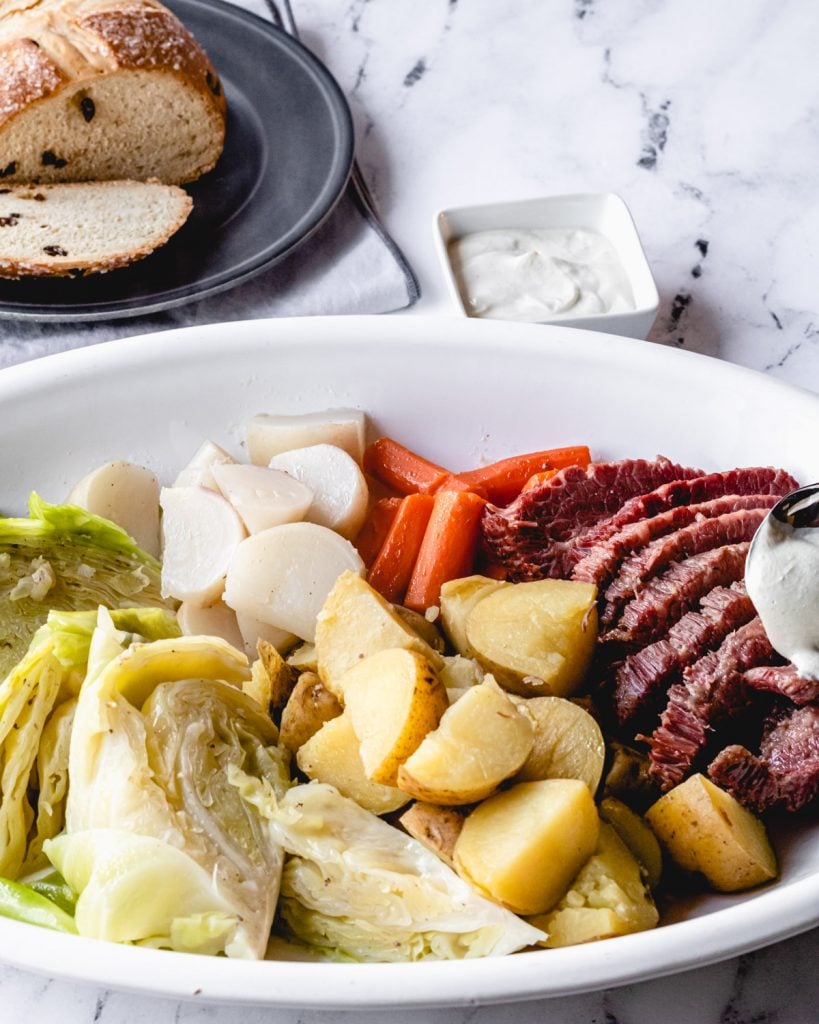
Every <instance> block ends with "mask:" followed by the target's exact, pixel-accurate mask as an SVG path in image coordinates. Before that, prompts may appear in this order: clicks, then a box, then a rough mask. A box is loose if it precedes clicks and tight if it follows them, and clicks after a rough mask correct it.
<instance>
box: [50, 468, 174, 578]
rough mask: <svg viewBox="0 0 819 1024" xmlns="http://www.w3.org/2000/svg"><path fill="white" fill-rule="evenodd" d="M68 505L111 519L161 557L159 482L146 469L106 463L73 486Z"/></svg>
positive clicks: (140, 544)
mask: <svg viewBox="0 0 819 1024" xmlns="http://www.w3.org/2000/svg"><path fill="white" fill-rule="evenodd" d="M67 503H68V504H69V505H78V506H79V507H80V508H84V509H85V510H86V511H87V512H91V513H92V514H93V515H95V516H102V517H103V518H104V519H110V520H111V522H113V523H116V524H117V526H121V527H122V529H123V530H125V532H126V533H127V534H129V536H131V537H133V538H134V540H135V541H136V542H137V544H138V545H139V546H140V547H141V548H142V550H143V551H147V552H148V554H149V555H153V556H154V558H158V557H159V481H158V480H157V479H156V477H155V476H154V474H153V473H152V472H151V471H150V470H149V469H145V467H144V466H135V465H134V464H133V463H131V462H106V463H105V465H103V466H99V467H98V468H97V469H95V470H93V471H92V472H91V473H89V474H88V475H87V476H84V477H83V478H82V480H80V481H79V483H77V484H76V485H75V486H74V488H73V490H72V491H71V493H70V494H69V495H68V499H67Z"/></svg>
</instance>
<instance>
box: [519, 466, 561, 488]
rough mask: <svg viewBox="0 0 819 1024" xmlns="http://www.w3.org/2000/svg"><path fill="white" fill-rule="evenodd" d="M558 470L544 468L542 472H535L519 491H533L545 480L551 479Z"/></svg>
mask: <svg viewBox="0 0 819 1024" xmlns="http://www.w3.org/2000/svg"><path fill="white" fill-rule="evenodd" d="M559 472H560V470H559V469H544V470H543V472H542V473H535V474H534V475H533V476H530V477H529V479H528V480H527V481H526V483H525V484H524V485H523V487H521V489H520V493H521V494H525V493H526V492H527V491H533V490H534V489H535V488H536V487H540V485H541V484H545V483H546V481H547V480H551V479H552V477H553V476H556V475H557V474H558V473H559Z"/></svg>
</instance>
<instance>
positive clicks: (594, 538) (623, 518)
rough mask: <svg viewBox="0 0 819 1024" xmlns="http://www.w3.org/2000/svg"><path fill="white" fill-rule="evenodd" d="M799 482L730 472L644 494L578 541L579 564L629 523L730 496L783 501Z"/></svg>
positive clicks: (769, 472) (767, 471)
mask: <svg viewBox="0 0 819 1024" xmlns="http://www.w3.org/2000/svg"><path fill="white" fill-rule="evenodd" d="M798 486H799V485H798V484H797V482H796V480H794V478H793V477H792V476H791V475H790V473H786V472H785V471H784V470H782V469H772V468H770V467H766V468H755V467H748V468H745V469H729V470H728V471H727V472H724V473H708V474H707V475H694V476H693V479H692V477H691V476H690V475H689V476H688V477H685V478H681V479H679V480H675V481H673V482H672V483H669V484H666V485H664V486H661V487H658V488H657V489H656V490H654V491H652V492H651V493H650V494H641V495H638V496H637V497H635V498H632V499H631V500H630V501H627V502H626V503H625V505H623V507H622V508H621V509H620V511H619V512H617V513H616V514H615V515H613V516H611V518H609V519H607V520H604V521H602V522H600V523H599V524H598V525H597V526H596V527H595V528H594V529H591V530H588V531H587V532H586V533H585V534H584V535H583V536H582V537H579V538H578V540H577V549H578V550H577V552H576V554H575V561H579V560H580V558H582V557H584V556H585V555H586V554H587V553H588V551H589V550H590V548H591V546H592V545H594V544H597V543H599V542H600V541H601V540H606V539H607V538H608V537H611V536H613V535H614V534H615V533H617V532H618V531H619V530H621V529H622V528H623V527H624V526H628V524H629V523H636V522H639V521H640V520H641V519H648V518H651V517H652V516H657V515H660V514H661V513H663V512H667V511H668V510H669V509H672V508H676V507H677V506H679V505H693V504H694V503H696V502H705V501H711V500H713V499H714V498H719V497H722V496H724V495H726V494H776V495H779V496H780V497H781V496H783V495H785V494H787V493H788V492H789V491H792V490H793V489H794V488H795V487H798Z"/></svg>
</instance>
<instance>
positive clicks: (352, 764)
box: [296, 715, 410, 814]
mask: <svg viewBox="0 0 819 1024" xmlns="http://www.w3.org/2000/svg"><path fill="white" fill-rule="evenodd" d="M296 763H297V764H298V766H299V768H300V769H301V770H302V771H303V772H304V774H305V775H306V776H307V777H308V778H310V779H316V780H317V781H318V782H326V783H329V785H331V786H335V787H336V789H337V790H338V791H339V793H341V794H342V796H348V797H350V799H351V800H355V802H356V803H357V804H359V805H360V806H361V807H363V808H364V809H365V810H368V811H372V812H373V814H388V813H389V812H390V811H397V810H398V808H399V807H403V806H404V804H406V803H409V799H410V798H409V796H407V794H406V793H402V792H401V790H399V789H394V788H393V787H392V786H382V785H381V783H379V782H373V781H372V779H368V778H367V776H366V774H365V772H364V765H363V764H362V763H361V754H360V753H359V743H358V737H357V736H356V734H355V730H354V729H353V725H352V722H351V721H350V718H349V716H348V715H339V716H338V718H332V719H330V721H329V722H325V724H324V725H323V726H322V727H321V728H320V729H319V731H318V732H317V733H315V734H314V735H313V736H311V737H310V739H309V740H307V742H306V743H304V744H302V746H301V747H299V751H298V753H297V754H296Z"/></svg>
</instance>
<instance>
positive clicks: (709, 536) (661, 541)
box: [600, 508, 768, 625]
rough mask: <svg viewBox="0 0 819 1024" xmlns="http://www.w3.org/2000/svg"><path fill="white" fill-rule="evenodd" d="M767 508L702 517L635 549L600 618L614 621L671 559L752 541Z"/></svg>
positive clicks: (610, 588) (608, 591)
mask: <svg viewBox="0 0 819 1024" xmlns="http://www.w3.org/2000/svg"><path fill="white" fill-rule="evenodd" d="M767 514H768V509H766V508H761V509H740V510H738V511H736V512H726V513H725V515H721V516H716V517H715V518H713V519H701V520H699V521H698V522H695V523H691V524H690V525H689V526H685V527H683V529H681V530H676V531H675V532H674V533H669V534H667V535H666V536H665V537H659V538H658V539H657V540H654V541H652V542H651V543H650V544H647V545H646V546H645V547H644V548H641V549H640V551H636V552H635V553H634V554H632V555H629V557H628V558H627V559H626V560H625V561H624V562H623V564H622V565H621V566H620V571H619V572H618V574H617V576H616V577H615V578H614V580H613V581H612V582H611V583H610V584H609V586H608V587H607V588H606V592H605V595H604V599H603V602H602V608H601V611H600V621H601V622H602V623H604V624H605V625H608V624H610V623H612V622H614V621H615V619H616V618H617V616H618V615H619V614H620V611H621V610H622V608H623V605H625V603H626V602H627V601H630V600H631V598H633V597H634V596H635V595H636V594H639V592H640V590H641V589H642V586H643V584H645V583H646V582H647V581H648V580H650V579H653V578H654V577H655V576H657V575H659V574H660V573H661V572H663V571H664V570H665V569H666V568H667V567H668V566H669V565H670V564H671V563H672V562H680V561H682V560H683V559H687V558H691V557H692V556H693V555H699V554H701V553H702V552H703V551H712V550H713V549H715V548H719V547H722V546H723V545H725V544H741V543H743V542H745V541H750V540H751V539H752V538H753V536H754V534H755V533H756V531H757V528H758V526H759V524H760V523H761V522H762V520H763V519H764V518H765V516H766V515H767Z"/></svg>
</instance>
